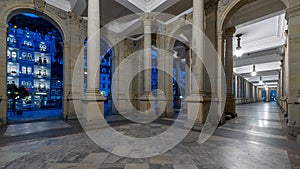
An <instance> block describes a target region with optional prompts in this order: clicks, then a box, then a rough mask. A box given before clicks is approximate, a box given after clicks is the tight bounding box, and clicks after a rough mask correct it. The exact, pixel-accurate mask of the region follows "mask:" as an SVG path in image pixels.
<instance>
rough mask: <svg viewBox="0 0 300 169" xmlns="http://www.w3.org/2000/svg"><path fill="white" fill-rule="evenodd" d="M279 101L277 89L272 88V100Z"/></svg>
mask: <svg viewBox="0 0 300 169" xmlns="http://www.w3.org/2000/svg"><path fill="white" fill-rule="evenodd" d="M276 101H277V91H276V90H271V92H270V102H276Z"/></svg>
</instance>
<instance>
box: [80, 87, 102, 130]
mask: <svg viewBox="0 0 300 169" xmlns="http://www.w3.org/2000/svg"><path fill="white" fill-rule="evenodd" d="M105 100H106V98H105V97H104V96H103V95H101V94H100V92H99V90H87V92H86V96H85V97H84V98H83V100H82V102H83V104H82V117H81V119H80V122H81V123H82V124H81V125H82V127H83V128H84V129H85V130H96V129H101V128H102V127H103V126H104V124H105V123H106V122H105V121H104V101H105Z"/></svg>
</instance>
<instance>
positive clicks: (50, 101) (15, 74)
mask: <svg viewBox="0 0 300 169" xmlns="http://www.w3.org/2000/svg"><path fill="white" fill-rule="evenodd" d="M33 23H35V24H36V25H34V24H33ZM27 26H28V27H27ZM53 32H54V33H55V34H54V33H53ZM61 41H62V39H61V36H60V35H58V31H57V30H56V28H55V27H54V26H53V25H52V24H51V23H50V22H49V21H47V20H45V19H43V18H40V17H39V16H37V15H34V14H29V13H24V14H19V15H16V16H14V17H13V18H12V19H11V20H10V22H9V27H8V32H7V84H15V85H16V86H24V87H25V88H26V90H27V91H28V92H29V95H30V96H29V97H27V98H25V99H23V104H24V105H23V107H24V110H25V109H26V108H30V109H35V110H37V109H42V108H52V107H53V108H54V107H55V108H59V107H60V108H61V107H62V98H63V97H62V95H63V59H62V58H63V47H62V46H61V47H59V48H60V49H59V50H58V49H57V48H58V47H57V46H58V43H61ZM58 55H59V56H58ZM28 105H29V106H28ZM10 106H11V105H10V101H8V108H9V109H11V108H12V107H10Z"/></svg>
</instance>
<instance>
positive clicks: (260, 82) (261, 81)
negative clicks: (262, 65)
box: [259, 76, 264, 84]
mask: <svg viewBox="0 0 300 169" xmlns="http://www.w3.org/2000/svg"><path fill="white" fill-rule="evenodd" d="M263 83H264V82H263V80H262V76H260V79H259V84H263Z"/></svg>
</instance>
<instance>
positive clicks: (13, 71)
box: [10, 66, 17, 74]
mask: <svg viewBox="0 0 300 169" xmlns="http://www.w3.org/2000/svg"><path fill="white" fill-rule="evenodd" d="M10 72H11V73H13V74H16V73H17V68H16V66H12V67H11V68H10Z"/></svg>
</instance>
